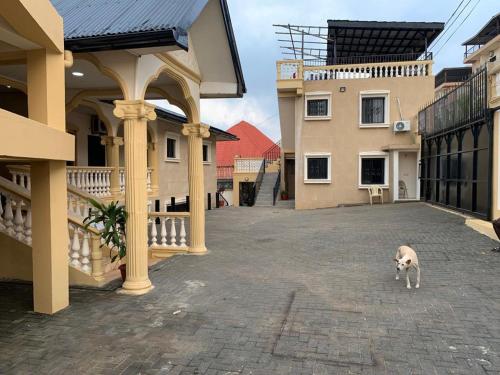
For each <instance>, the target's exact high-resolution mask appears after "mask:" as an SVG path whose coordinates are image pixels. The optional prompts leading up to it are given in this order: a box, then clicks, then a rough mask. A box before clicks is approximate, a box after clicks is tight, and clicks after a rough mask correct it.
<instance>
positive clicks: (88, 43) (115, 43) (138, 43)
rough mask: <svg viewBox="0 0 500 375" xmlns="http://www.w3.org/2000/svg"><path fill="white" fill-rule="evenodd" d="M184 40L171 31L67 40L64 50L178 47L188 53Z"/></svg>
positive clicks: (94, 50)
mask: <svg viewBox="0 0 500 375" xmlns="http://www.w3.org/2000/svg"><path fill="white" fill-rule="evenodd" d="M183 39H184V38H182V34H181V33H179V32H177V31H176V30H173V29H170V30H162V31H146V32H133V33H126V34H116V35H100V36H93V37H83V38H73V39H67V40H65V41H64V48H65V49H68V50H70V51H72V52H75V53H78V52H97V51H110V50H124V49H137V48H152V47H162V46H178V47H179V48H181V49H184V50H186V51H187V50H188V46H187V44H186V43H184V42H183Z"/></svg>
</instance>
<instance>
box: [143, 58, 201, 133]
mask: <svg viewBox="0 0 500 375" xmlns="http://www.w3.org/2000/svg"><path fill="white" fill-rule="evenodd" d="M159 58H160V59H161V60H162V61H163V62H164V65H163V66H161V67H160V68H159V69H158V70H157V71H156V72H155V73H154V74H153V75H152V76H151V77H150V78H149V79H148V81H147V82H146V84H145V85H144V88H143V90H142V97H143V98H145V97H146V92H147V90H148V87H149V85H150V84H151V83H152V82H154V81H156V80H157V79H158V78H159V77H160V75H162V74H164V73H165V74H167V75H168V76H169V77H170V78H172V79H173V80H174V81H175V82H177V84H178V85H179V87H180V88H181V91H182V94H183V96H184V99H185V100H186V103H187V105H186V106H185V109H186V110H184V109H183V108H182V107H181V106H179V104H178V101H177V104H176V103H174V102H172V104H175V105H177V106H178V107H179V108H181V109H182V110H183V111H184V113H185V114H186V117H187V120H188V122H189V123H199V122H200V114H199V110H198V106H197V105H196V100H195V99H194V98H193V96H192V94H191V90H190V88H189V83H188V80H187V79H186V78H185V77H184V76H183V74H182V72H180V71H179V69H178V68H177V67H176V66H175V64H174V63H172V62H171V61H170V60H168V59H163V58H161V57H159ZM162 91H163V90H162ZM163 92H164V91H163ZM167 100H168V99H167Z"/></svg>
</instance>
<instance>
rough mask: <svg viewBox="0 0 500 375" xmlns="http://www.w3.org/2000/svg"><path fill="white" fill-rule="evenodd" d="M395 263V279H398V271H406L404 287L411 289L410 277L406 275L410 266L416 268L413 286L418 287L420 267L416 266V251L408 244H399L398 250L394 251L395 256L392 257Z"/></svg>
mask: <svg viewBox="0 0 500 375" xmlns="http://www.w3.org/2000/svg"><path fill="white" fill-rule="evenodd" d="M394 261H395V262H396V263H397V264H396V280H399V271H402V270H405V271H406V287H407V288H408V289H411V285H410V277H409V275H408V271H410V269H411V268H415V269H416V270H417V284H416V285H415V288H419V287H420V267H419V266H418V258H417V253H415V250H413V249H412V248H411V247H409V246H400V247H399V249H398V251H397V252H396V257H395V258H394Z"/></svg>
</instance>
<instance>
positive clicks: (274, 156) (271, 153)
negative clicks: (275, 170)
mask: <svg viewBox="0 0 500 375" xmlns="http://www.w3.org/2000/svg"><path fill="white" fill-rule="evenodd" d="M262 157H263V158H264V160H265V161H266V165H270V164H272V163H274V162H275V161H276V160H278V159H279V158H280V157H281V141H278V142H276V143H275V144H274V145H272V146H271V147H269V148H268V149H267V150H266V151H264V153H263V154H262Z"/></svg>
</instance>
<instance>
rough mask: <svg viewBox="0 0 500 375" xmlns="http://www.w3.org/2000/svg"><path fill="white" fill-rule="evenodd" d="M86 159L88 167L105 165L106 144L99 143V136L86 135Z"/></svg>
mask: <svg viewBox="0 0 500 375" xmlns="http://www.w3.org/2000/svg"><path fill="white" fill-rule="evenodd" d="M87 149H88V161H89V163H88V164H89V166H90V167H105V166H106V146H104V145H102V144H101V137H100V136H97V135H89V136H88V147H87Z"/></svg>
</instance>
